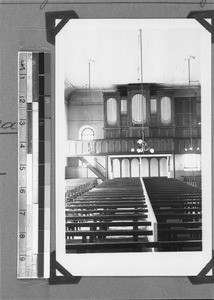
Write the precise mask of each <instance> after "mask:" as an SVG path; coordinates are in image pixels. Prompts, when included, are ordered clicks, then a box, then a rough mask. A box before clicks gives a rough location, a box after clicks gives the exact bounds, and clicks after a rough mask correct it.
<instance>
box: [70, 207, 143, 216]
mask: <svg viewBox="0 0 214 300" xmlns="http://www.w3.org/2000/svg"><path fill="white" fill-rule="evenodd" d="M139 212H140V213H147V212H148V209H143V208H138V207H136V208H123V209H119V208H105V209H104V208H98V207H96V208H94V209H83V208H80V209H78V208H74V209H69V210H67V209H66V216H70V215H71V216H75V215H85V214H94V216H97V214H101V215H104V214H107V215H108V214H110V213H111V214H118V213H121V214H122V213H125V214H127V213H139Z"/></svg>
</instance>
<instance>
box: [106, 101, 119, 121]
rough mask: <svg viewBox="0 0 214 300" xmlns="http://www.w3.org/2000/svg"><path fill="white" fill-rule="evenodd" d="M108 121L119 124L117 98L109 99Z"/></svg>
mask: <svg viewBox="0 0 214 300" xmlns="http://www.w3.org/2000/svg"><path fill="white" fill-rule="evenodd" d="M107 122H108V125H115V124H117V100H116V99H115V98H109V99H108V100H107Z"/></svg>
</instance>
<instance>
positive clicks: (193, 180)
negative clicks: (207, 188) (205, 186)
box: [182, 176, 201, 189]
mask: <svg viewBox="0 0 214 300" xmlns="http://www.w3.org/2000/svg"><path fill="white" fill-rule="evenodd" d="M182 177H183V180H184V182H185V183H187V184H189V185H191V186H194V187H196V188H198V189H201V176H182Z"/></svg>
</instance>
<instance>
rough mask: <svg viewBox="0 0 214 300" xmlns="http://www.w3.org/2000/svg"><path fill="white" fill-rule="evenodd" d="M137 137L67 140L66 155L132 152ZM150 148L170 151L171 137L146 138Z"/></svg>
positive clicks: (135, 147) (171, 146)
mask: <svg viewBox="0 0 214 300" xmlns="http://www.w3.org/2000/svg"><path fill="white" fill-rule="evenodd" d="M138 139H139V138H137V139H133V138H123V139H105V140H104V139H103V140H93V141H74V140H69V141H67V145H66V149H67V151H66V154H67V156H81V155H106V154H119V153H127V154H128V153H129V154H130V153H132V154H133V152H132V149H137V148H138V144H137V141H138ZM146 142H147V144H148V146H149V147H150V148H154V149H155V152H157V153H158V152H160V153H167V152H168V153H172V152H173V151H174V142H173V139H164V138H160V139H147V140H146Z"/></svg>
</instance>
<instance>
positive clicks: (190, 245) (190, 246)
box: [66, 240, 201, 253]
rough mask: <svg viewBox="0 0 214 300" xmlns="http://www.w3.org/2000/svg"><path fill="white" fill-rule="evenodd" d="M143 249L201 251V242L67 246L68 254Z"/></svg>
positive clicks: (137, 242)
mask: <svg viewBox="0 0 214 300" xmlns="http://www.w3.org/2000/svg"><path fill="white" fill-rule="evenodd" d="M143 248H147V249H149V248H156V249H159V250H161V249H168V250H169V251H180V250H187V251H195V249H196V248H197V250H196V251H200V249H201V242H200V241H198V240H191V241H167V242H165V241H160V242H149V241H124V242H115V241H114V242H94V243H73V242H72V241H69V242H68V243H67V244H66V252H67V253H72V252H76V251H78V252H79V253H81V252H82V253H86V252H90V251H95V252H96V251H97V250H99V251H102V252H105V251H106V250H111V251H112V252H117V251H118V249H121V250H125V249H129V250H130V252H134V251H143Z"/></svg>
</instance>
